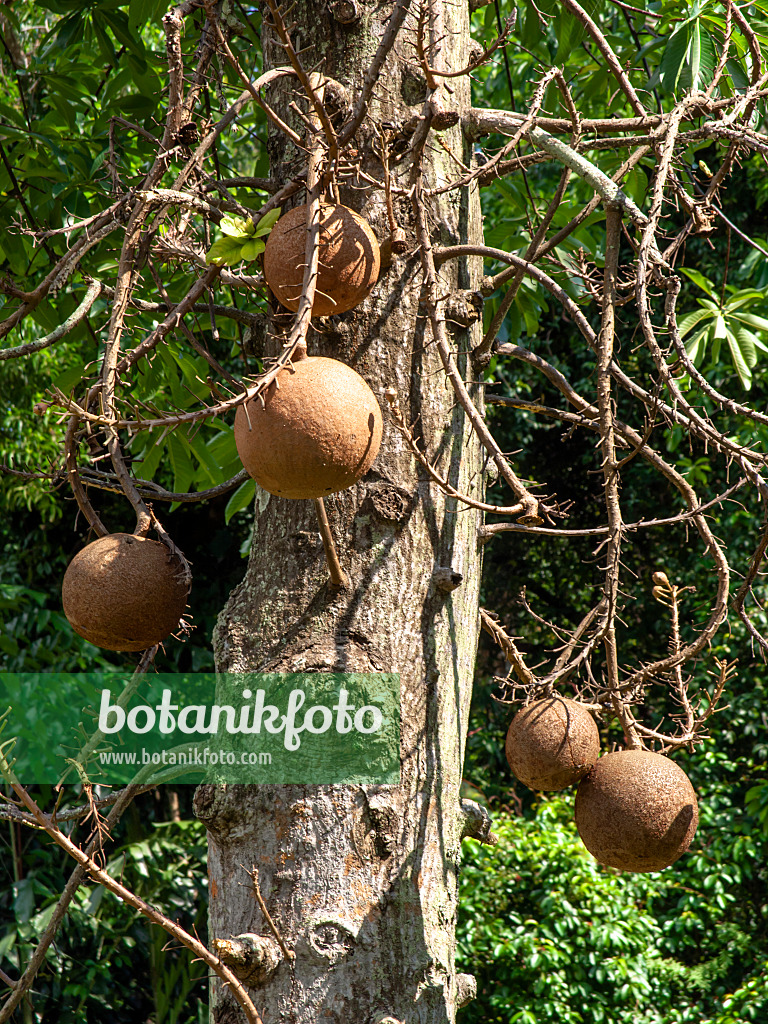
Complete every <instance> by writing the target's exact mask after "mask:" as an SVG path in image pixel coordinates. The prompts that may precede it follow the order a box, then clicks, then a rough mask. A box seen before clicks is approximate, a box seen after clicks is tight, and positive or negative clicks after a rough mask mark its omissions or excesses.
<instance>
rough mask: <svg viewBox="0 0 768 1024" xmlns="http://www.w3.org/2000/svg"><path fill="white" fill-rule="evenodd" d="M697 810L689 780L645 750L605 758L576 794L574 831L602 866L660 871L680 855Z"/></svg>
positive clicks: (687, 843) (691, 833) (689, 838)
mask: <svg viewBox="0 0 768 1024" xmlns="http://www.w3.org/2000/svg"><path fill="white" fill-rule="evenodd" d="M698 822H699V809H698V805H697V803H696V794H695V793H694V791H693V786H692V785H691V783H690V780H689V779H688V776H687V775H686V774H685V772H684V771H683V770H682V768H680V767H679V766H678V765H676V764H675V762H674V761H671V760H670V759H669V758H668V757H664V756H663V755H662V754H654V753H652V752H651V751H649V750H620V751H617V752H616V753H614V754H605V756H604V757H601V758H600V760H599V761H598V762H597V764H596V765H595V767H594V769H593V771H591V772H590V774H589V775H587V776H586V778H584V779H583V780H582V781H581V784H580V785H579V788H578V790H577V791H576V827H577V828H578V830H579V835H580V836H581V840H582V842H583V843H584V845H585V846H586V848H587V849H588V850H589V852H590V853H591V854H592V856H593V857H594V858H595V859H596V860H598V861H599V862H600V863H601V864H606V865H608V867H612V868H620V869H621V870H622V871H661V869H662V868H666V867H668V866H669V865H670V864H673V863H674V862H675V861H676V860H677V858H678V857H680V856H682V854H684V853H685V851H686V850H687V849H688V847H689V846H690V845H691V841H692V839H693V836H694V834H695V832H696V826H697V825H698Z"/></svg>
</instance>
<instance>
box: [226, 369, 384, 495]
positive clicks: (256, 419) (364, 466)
mask: <svg viewBox="0 0 768 1024" xmlns="http://www.w3.org/2000/svg"><path fill="white" fill-rule="evenodd" d="M278 384H279V385H280V386H279V387H278V386H277V385H278ZM262 398H263V399H264V404H263V405H262V402H261V399H262ZM381 428H382V421H381V410H380V409H379V403H378V402H377V401H376V396H375V395H374V393H373V392H372V391H371V389H370V388H369V387H368V385H367V384H366V383H365V381H364V380H363V378H362V377H361V376H360V374H359V373H356V372H355V371H354V370H353V369H352V367H351V366H347V365H346V363H340V362H339V361H338V360H337V359H326V358H325V357H324V356H309V357H308V358H306V359H300V360H299V361H298V362H296V363H294V364H293V368H292V369H289V368H286V369H284V370H281V371H280V373H279V374H278V379H277V381H276V382H273V383H272V384H270V385H269V387H268V388H267V390H266V391H265V392H264V393H263V394H262V396H260V397H257V398H255V399H253V400H252V401H250V402H248V403H247V411H246V408H245V407H244V406H242V405H241V406H239V407H238V410H237V414H236V416H235V443H236V445H237V451H238V454H239V455H240V459H241V461H242V463H243V465H244V466H245V468H246V469H247V470H248V472H249V474H250V475H251V476H252V477H253V479H254V480H255V481H256V483H257V484H259V486H260V487H263V488H264V490H265V491H269V492H270V493H271V494H277V495H280V496H281V497H283V498H322V497H324V496H325V495H326V494H333V493H334V491H343V490H344V489H345V488H347V487H351V486H352V484H354V483H356V482H357V481H358V480H359V479H360V477H362V476H363V475H364V474H365V473H367V472H368V470H369V469H370V467H371V464H372V463H373V460H374V459H375V458H376V454H377V452H378V450H379V444H380V443H381Z"/></svg>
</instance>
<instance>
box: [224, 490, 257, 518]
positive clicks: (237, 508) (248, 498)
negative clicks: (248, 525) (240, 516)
mask: <svg viewBox="0 0 768 1024" xmlns="http://www.w3.org/2000/svg"><path fill="white" fill-rule="evenodd" d="M255 496H256V481H255V480H246V481H245V483H244V484H240V486H239V487H238V488H237V490H236V491H235V493H234V494H233V495H232V497H231V498H230V499H229V501H228V502H227V507H226V508H225V509H224V522H225V523H227V525H229V521H230V519H231V518H232V516H233V515H235V514H236V513H237V512H242V510H243V509H244V508H248V506H249V505H251V504H252V503H253V499H254V498H255Z"/></svg>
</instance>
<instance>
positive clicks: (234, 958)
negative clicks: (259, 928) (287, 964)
mask: <svg viewBox="0 0 768 1024" xmlns="http://www.w3.org/2000/svg"><path fill="white" fill-rule="evenodd" d="M211 949H212V950H213V952H214V953H215V954H216V956H217V957H218V958H219V960H221V962H222V963H223V964H226V965H227V967H229V969H230V970H231V971H232V973H233V974H234V975H235V977H236V978H237V979H238V981H242V982H243V984H244V985H249V986H250V987H251V988H259V987H260V986H261V985H265V984H266V983H267V982H268V981H269V979H270V978H271V977H272V975H273V974H274V973H275V971H276V970H277V968H278V966H279V964H280V961H281V960H282V959H283V953H282V950H281V949H280V947H279V946H278V944H277V943H276V942H275V940H274V939H270V938H267V937H265V936H263V935H254V934H253V933H251V932H246V934H244V935H235V936H233V937H232V938H231V939H213V940H212V942H211Z"/></svg>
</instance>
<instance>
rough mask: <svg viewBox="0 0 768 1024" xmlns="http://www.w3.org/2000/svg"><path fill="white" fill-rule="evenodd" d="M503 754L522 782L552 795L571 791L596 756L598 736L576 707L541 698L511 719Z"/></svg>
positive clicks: (586, 714)
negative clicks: (570, 787) (568, 788)
mask: <svg viewBox="0 0 768 1024" xmlns="http://www.w3.org/2000/svg"><path fill="white" fill-rule="evenodd" d="M506 754H507V761H508V762H509V766H510V768H511V769H512V771H513V772H514V774H515V775H516V777H517V778H518V779H519V780H520V781H521V782H522V783H524V784H525V785H526V786H529V787H530V788H531V789H539V790H544V791H546V792H551V793H553V792H557V791H558V790H561V789H565V788H566V787H568V786H572V785H573V784H574V783H575V782H578V781H579V779H580V778H582V776H584V775H586V773H587V772H588V771H589V770H590V769H591V768H592V766H593V765H594V764H595V762H596V761H597V758H598V756H599V754H600V735H599V733H598V731H597V726H596V725H595V720H594V719H593V718H592V715H591V714H590V713H589V711H587V709H586V708H584V707H582V706H581V704H577V703H576V701H573V700H569V699H568V698H567V697H559V696H553V697H545V698H544V699H543V700H537V701H535V702H534V703H533V704H529V705H528V707H526V708H523V709H522V711H518V713H517V714H516V715H515V717H514V718H513V719H512V723H511V724H510V726H509V730H508V732H507V744H506Z"/></svg>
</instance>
